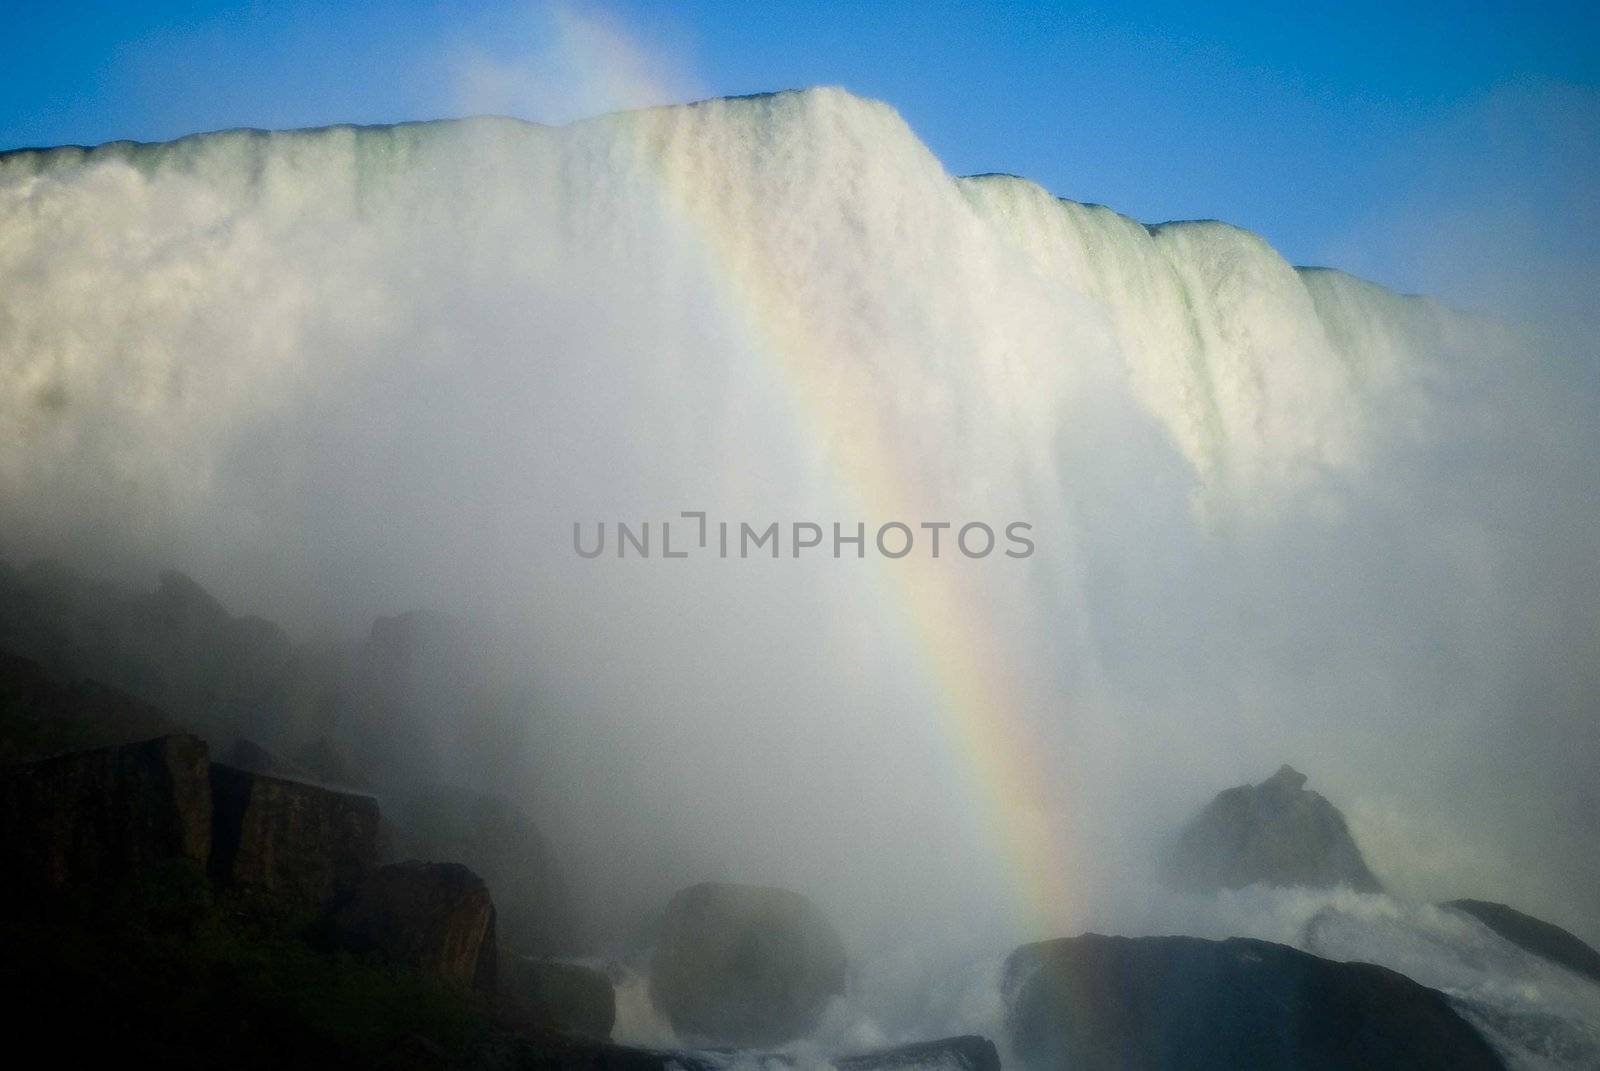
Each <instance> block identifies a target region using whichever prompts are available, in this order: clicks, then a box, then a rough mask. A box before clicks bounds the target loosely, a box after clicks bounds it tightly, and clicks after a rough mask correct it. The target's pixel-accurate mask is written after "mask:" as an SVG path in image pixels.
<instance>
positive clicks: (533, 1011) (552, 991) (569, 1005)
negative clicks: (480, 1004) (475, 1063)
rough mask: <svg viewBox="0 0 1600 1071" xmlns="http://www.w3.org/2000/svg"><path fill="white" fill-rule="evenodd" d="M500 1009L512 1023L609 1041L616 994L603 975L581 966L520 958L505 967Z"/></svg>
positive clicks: (498, 996)
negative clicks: (607, 1039)
mask: <svg viewBox="0 0 1600 1071" xmlns="http://www.w3.org/2000/svg"><path fill="white" fill-rule="evenodd" d="M495 988H496V993H495V997H496V1009H497V1011H498V1013H499V1017H500V1018H501V1019H502V1020H503V1021H505V1022H508V1023H511V1024H513V1025H516V1026H519V1027H522V1028H525V1029H536V1030H559V1031H563V1032H566V1033H569V1034H582V1035H584V1036H585V1037H593V1038H608V1037H610V1036H611V1027H612V1024H613V1023H615V1022H616V1019H617V994H616V989H615V987H613V986H612V984H611V979H610V978H609V977H607V976H606V973H605V972H604V971H600V970H596V969H595V968H593V967H585V966H583V965H582V964H577V963H561V962H557V961H555V960H541V959H530V958H528V957H520V956H519V957H517V958H515V959H513V960H511V961H510V962H509V963H502V967H501V972H500V979H499V981H498V983H497V984H496V987H495Z"/></svg>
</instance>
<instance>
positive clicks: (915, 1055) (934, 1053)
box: [464, 1034, 1000, 1071]
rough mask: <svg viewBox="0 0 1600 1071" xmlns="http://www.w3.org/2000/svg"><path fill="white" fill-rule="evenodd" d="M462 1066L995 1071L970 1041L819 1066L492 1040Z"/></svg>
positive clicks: (561, 1039)
mask: <svg viewBox="0 0 1600 1071" xmlns="http://www.w3.org/2000/svg"><path fill="white" fill-rule="evenodd" d="M464 1064H465V1066H466V1067H468V1068H471V1069H473V1071H547V1069H548V1071H557V1069H559V1071H727V1069H728V1068H730V1067H739V1068H748V1069H750V1071H790V1069H795V1068H802V1067H812V1066H827V1067H832V1068H834V1069H835V1071H927V1069H937V1071H1000V1057H999V1055H998V1054H997V1053H996V1052H995V1047H994V1043H993V1042H991V1041H989V1040H988V1039H987V1038H981V1037H974V1036H966V1037H953V1038H942V1039H940V1040H938V1041H920V1042H915V1043H913V1044H910V1045H902V1046H899V1047H898V1048H893V1049H883V1050H880V1051H878V1052H869V1053H862V1054H859V1055H856V1056H844V1057H838V1058H835V1059H832V1060H829V1061H828V1062H827V1063H826V1064H823V1063H822V1062H821V1061H816V1060H809V1061H808V1060H804V1059H802V1058H800V1057H798V1056H795V1055H792V1054H790V1053H782V1052H739V1053H730V1052H727V1051H725V1050H722V1051H707V1052H696V1051H694V1050H675V1051H674V1050H665V1049H636V1048H632V1047H630V1046H626V1045H612V1044H608V1043H606V1042H603V1041H592V1040H589V1039H586V1038H576V1037H571V1036H566V1035H557V1034H538V1035H533V1036H525V1035H524V1036H513V1035H498V1036H493V1037H489V1038H486V1039H483V1040H482V1041H480V1042H479V1043H478V1044H477V1045H476V1046H475V1047H474V1048H473V1050H472V1052H471V1054H470V1055H469V1057H468V1058H467V1060H466V1061H464Z"/></svg>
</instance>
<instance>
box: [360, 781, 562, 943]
mask: <svg viewBox="0 0 1600 1071" xmlns="http://www.w3.org/2000/svg"><path fill="white" fill-rule="evenodd" d="M386 818H387V819H388V822H389V825H390V839H391V844H390V848H389V850H390V851H391V852H392V853H393V858H395V859H450V860H454V861H456V862H459V863H463V864H465V865H466V866H468V867H471V868H472V870H474V871H475V872H477V873H478V874H481V875H482V876H483V879H484V881H486V882H488V883H489V888H490V889H492V890H494V899H495V907H496V910H497V913H498V915H497V917H498V926H499V934H500V944H501V946H502V948H503V949H504V950H505V951H506V953H507V954H508V955H515V956H534V957H551V956H562V955H572V954H574V953H576V952H578V951H580V949H581V928H580V927H579V926H578V924H577V919H576V915H577V912H576V911H575V909H574V907H573V903H572V900H571V897H570V895H569V894H568V891H567V886H566V883H565V881H564V880H563V878H562V875H561V872H560V870H559V868H558V867H557V865H556V860H555V855H554V853H553V852H552V851H551V850H550V847H549V844H548V842H547V841H546V840H545V838H544V835H543V833H542V832H541V831H540V830H539V828H538V826H537V825H536V824H535V823H534V821H533V819H532V818H531V817H530V816H529V815H528V814H527V812H525V811H524V810H523V809H522V808H520V807H518V806H516V805H515V804H514V803H511V802H510V801H508V800H506V799H503V798H502V797H499V796H495V795H491V794H488V793H483V792H475V791H471V790H468V789H461V788H444V787H435V788H430V789H427V790H425V791H421V792H414V793H411V794H410V795H407V796H403V797H401V798H399V799H397V800H395V801H394V802H393V804H392V805H389V806H387V808H386Z"/></svg>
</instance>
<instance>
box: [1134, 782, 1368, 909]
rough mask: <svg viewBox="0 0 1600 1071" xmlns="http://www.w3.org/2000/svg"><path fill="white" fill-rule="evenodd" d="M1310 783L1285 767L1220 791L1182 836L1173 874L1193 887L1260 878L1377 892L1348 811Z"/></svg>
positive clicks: (1232, 885)
mask: <svg viewBox="0 0 1600 1071" xmlns="http://www.w3.org/2000/svg"><path fill="white" fill-rule="evenodd" d="M1305 783H1306V778H1305V775H1304V774H1302V773H1300V772H1298V771H1296V770H1295V769H1293V768H1291V767H1289V766H1284V767H1282V768H1280V769H1279V770H1278V772H1277V773H1275V774H1273V775H1272V776H1271V777H1270V778H1268V779H1267V780H1265V781H1263V782H1261V784H1259V785H1240V786H1238V787H1237V788H1230V789H1228V790H1227V791H1225V792H1222V793H1220V794H1218V796H1217V797H1216V799H1214V800H1212V801H1211V803H1210V804H1208V805H1207V806H1206V807H1205V809H1204V810H1202V811H1201V812H1200V814H1199V815H1197V816H1196V817H1195V819H1194V820H1193V821H1192V822H1190V823H1189V825H1188V826H1187V827H1185V828H1184V830H1183V832H1182V833H1181V834H1180V835H1179V838H1178V842H1177V844H1176V846H1175V847H1174V848H1173V850H1172V853H1171V855H1170V856H1169V857H1168V859H1167V860H1166V863H1167V868H1166V869H1167V876H1168V880H1169V881H1170V882H1171V883H1172V884H1174V885H1176V886H1177V887H1179V888H1185V889H1196V890H1211V889H1237V888H1241V887H1243V886H1245V885H1252V884H1255V883H1258V882H1259V883H1262V884H1265V885H1305V886H1310V887H1313V888H1331V887H1333V886H1336V885H1347V886H1349V887H1350V888H1352V889H1356V890H1358V891H1361V892H1377V891H1379V890H1380V889H1381V886H1380V885H1379V884H1378V879H1377V878H1375V877H1373V876H1372V871H1370V870H1368V869H1367V863H1366V860H1365V859H1363V858H1362V856H1361V849H1360V848H1358V847H1356V843H1355V840H1354V839H1352V838H1351V836H1350V829H1349V827H1348V826H1347V825H1346V824H1345V820H1344V816H1343V815H1342V814H1340V813H1339V810H1338V808H1336V807H1335V806H1334V805H1333V804H1331V803H1329V802H1328V801H1327V799H1325V798H1324V797H1323V796H1321V795H1320V794H1318V793H1316V792H1310V791H1308V790H1307V789H1306V788H1305Z"/></svg>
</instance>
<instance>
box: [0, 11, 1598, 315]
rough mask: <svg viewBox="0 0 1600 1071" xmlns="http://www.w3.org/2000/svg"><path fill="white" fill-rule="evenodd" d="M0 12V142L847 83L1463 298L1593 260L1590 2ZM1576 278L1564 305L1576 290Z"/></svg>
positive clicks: (942, 153) (1104, 189) (992, 157)
mask: <svg viewBox="0 0 1600 1071" xmlns="http://www.w3.org/2000/svg"><path fill="white" fill-rule="evenodd" d="M7 21H8V25H7V27H6V32H5V33H4V34H0V65H3V68H4V69H5V70H6V71H7V72H8V73H7V76H6V77H5V78H4V79H3V80H0V148H13V147H20V146H25V145H42V144H59V143H65V142H73V143H97V142H101V141H106V140H111V139H115V138H124V137H130V138H137V139H143V140H150V139H162V138H170V137H175V136H178V135H181V134H185V133H190V132H193V131H197V130H209V129H217V128H222V127H230V126H264V127H284V126H304V125H316V124H323V123H330V122H341V121H355V122H386V121H393V120H399V119H415V118H433V117H439V116H446V115H456V114H462V113H464V112H471V111H484V110H488V111H503V112H510V113H512V114H520V115H523V116H524V117H526V118H534V119H543V120H564V119H568V118H572V117H574V116H576V115H579V114H583V113H585V112H587V111H592V110H595V109H597V108H607V107H618V106H628V105H633V104H644V103H655V102H658V101H660V100H669V99H680V98H688V97H693V96H712V95H723V94H731V93H746V92H753V91H758V90H765V89H775V88H786V87H791V86H802V85H813V84H834V85H843V86H845V87H846V88H849V89H851V90H853V91H855V92H858V93H861V94H864V95H868V96H873V97H878V98H880V99H883V100H886V101H888V102H890V103H891V104H893V105H895V106H896V107H897V108H898V109H899V110H900V111H901V113H902V114H903V115H904V116H905V117H906V119H907V120H908V121H909V122H910V123H911V125H912V126H913V127H914V128H915V129H916V131H917V132H918V133H919V134H920V135H921V137H922V138H923V139H924V140H925V141H926V142H927V143H928V144H929V146H930V147H931V148H932V149H933V150H934V152H935V153H937V154H938V155H939V157H940V158H941V159H942V160H943V161H944V162H945V165H946V166H947V167H948V168H949V169H950V170H951V171H952V172H955V173H958V174H959V173H970V172H978V171H1010V172H1014V173H1018V174H1022V175H1025V176H1027V177H1029V178H1032V179H1034V180H1036V181H1038V182H1040V183H1041V184H1043V185H1044V186H1046V187H1048V188H1049V189H1051V190H1052V191H1054V192H1056V193H1058V194H1060V195H1062V196H1067V197H1073V198H1076V199H1079V200H1090V201H1100V202H1103V203H1106V204H1109V205H1111V206H1113V207H1115V208H1117V209H1119V210H1120V211H1123V212H1126V213H1128V214H1130V215H1133V216H1135V217H1137V218H1139V219H1142V220H1146V221H1152V222H1153V221H1158V220H1164V219H1173V218H1193V217H1215V218H1221V219H1226V220H1228V221H1229V222H1233V223H1237V224H1239V225H1241V226H1245V227H1249V228H1250V229H1252V230H1255V231H1258V232H1260V233H1262V234H1263V235H1265V236H1266V237H1267V238H1268V239H1269V240H1270V241H1272V243H1273V244H1274V245H1275V246H1277V247H1278V248H1279V249H1280V250H1281V251H1282V252H1283V253H1284V254H1285V256H1287V257H1288V258H1289V259H1291V260H1293V261H1295V262H1297V263H1334V264H1338V265H1340V266H1343V267H1348V268H1351V269H1352V270H1355V271H1357V272H1359V273H1361V274H1365V275H1367V276H1369V277H1373V278H1377V279H1379V280H1380V281H1383V282H1386V283H1389V284H1391V285H1394V286H1397V287H1399V288H1402V289H1407V290H1426V291H1430V292H1435V293H1441V294H1443V295H1444V296H1446V297H1447V298H1449V299H1451V300H1456V301H1458V302H1460V303H1463V304H1468V305H1474V304H1491V305H1492V304H1493V303H1494V295H1495V294H1497V293H1499V292H1500V291H1502V290H1504V288H1505V287H1506V285H1507V281H1506V279H1505V277H1504V276H1505V275H1506V272H1505V271H1504V270H1503V268H1500V269H1497V270H1495V271H1493V272H1484V271H1476V272H1475V271H1474V268H1473V265H1474V263H1475V262H1478V261H1481V260H1483V259H1484V258H1487V257H1493V258H1495V259H1496V260H1498V261H1499V262H1501V264H1502V265H1503V264H1504V262H1506V261H1507V260H1508V259H1509V260H1510V261H1511V262H1512V263H1513V265H1514V266H1515V267H1516V271H1517V272H1518V273H1520V275H1519V277H1520V278H1524V279H1526V280H1528V281H1529V285H1530V287H1531V286H1538V285H1543V280H1544V279H1546V278H1548V277H1560V278H1563V279H1568V278H1570V277H1571V276H1572V275H1573V270H1572V265H1573V264H1574V263H1576V264H1578V265H1579V268H1578V270H1577V275H1578V279H1579V281H1580V283H1582V284H1583V285H1584V287H1585V289H1586V288H1587V284H1588V283H1589V282H1592V281H1593V280H1594V278H1595V276H1594V275H1593V266H1594V264H1595V263H1596V262H1600V256H1597V255H1596V247H1595V239H1594V238H1593V237H1591V236H1592V235H1594V234H1595V233H1597V232H1600V219H1597V218H1596V213H1597V212H1600V209H1597V208H1596V202H1600V197H1596V193H1597V192H1600V191H1597V190H1596V188H1595V186H1596V181H1595V175H1597V174H1600V89H1597V81H1600V6H1597V5H1593V4H1549V5H1532V6H1530V5H1518V4H1509V3H1508V4H1454V5H1437V6H1434V5H1421V6H1415V7H1411V8H1407V9H1404V10H1401V9H1397V8H1396V7H1395V6H1394V5H1390V4H1365V3H1354V4H1346V5H1342V6H1338V7H1337V9H1335V8H1334V7H1333V6H1326V7H1324V8H1323V9H1320V10H1317V11H1310V12H1308V11H1306V10H1303V5H1284V6H1281V7H1275V6H1264V5H1234V6H1231V7H1230V6H1217V7H1208V6H1206V5H1192V4H1170V5H1168V4H1160V3H1153V4H1145V5H1139V6H1138V7H1137V8H1136V9H1135V8H1129V9H1125V10H1119V9H1116V8H1112V7H1106V6H1093V5H1075V4H1006V5H998V4H994V5H977V4H941V3H920V4H901V3H887V2H886V3H858V4H845V3H813V4H803V5H801V4H795V5H785V4H771V5H762V4H742V3H713V2H690V3H675V4H644V3H622V2H616V3H608V4H583V3H569V4H565V5H563V6H561V7H559V8H551V7H549V6H548V5H546V4H542V3H538V2H527V0H523V2H517V3H507V2H503V0H496V2H487V0H441V2H414V3H400V2H382V0H380V2H377V3H366V4H340V3H320V4H309V3H295V2H288V3H272V4H267V3H255V4H250V3H245V4H239V3H225V2H219V0H208V2H202V0H189V2H165V3H162V2H151V3H145V4H137V5H136V4H126V3H106V4H70V3H66V4H59V5H52V4H37V5H26V6H23V5H15V9H14V10H12V11H11V12H9V14H8V16H7ZM574 26H576V27H577V30H576V31H574ZM575 32H576V36H577V43H576V45H574V40H573V38H574V33H575ZM597 42H598V44H597ZM590 63H599V64H603V65H604V66H607V67H609V68H612V69H611V70H610V71H609V72H606V76H605V77H601V76H600V75H599V74H596V72H593V71H590V70H588V69H587V68H586V65H587V64H590ZM618 67H620V68H621V69H622V71H623V74H622V75H621V76H620V77H619V76H618V74H617V70H616V68H618ZM1524 262H1525V263H1524ZM1567 286H1568V290H1569V291H1572V292H1571V293H1569V294H1568V295H1567V297H1566V298H1557V299H1556V300H1557V301H1558V303H1559V301H1561V300H1568V301H1573V302H1577V301H1583V300H1586V299H1585V298H1584V297H1583V296H1582V293H1581V292H1578V291H1575V290H1572V285H1571V283H1570V282H1569V283H1568V284H1567Z"/></svg>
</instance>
